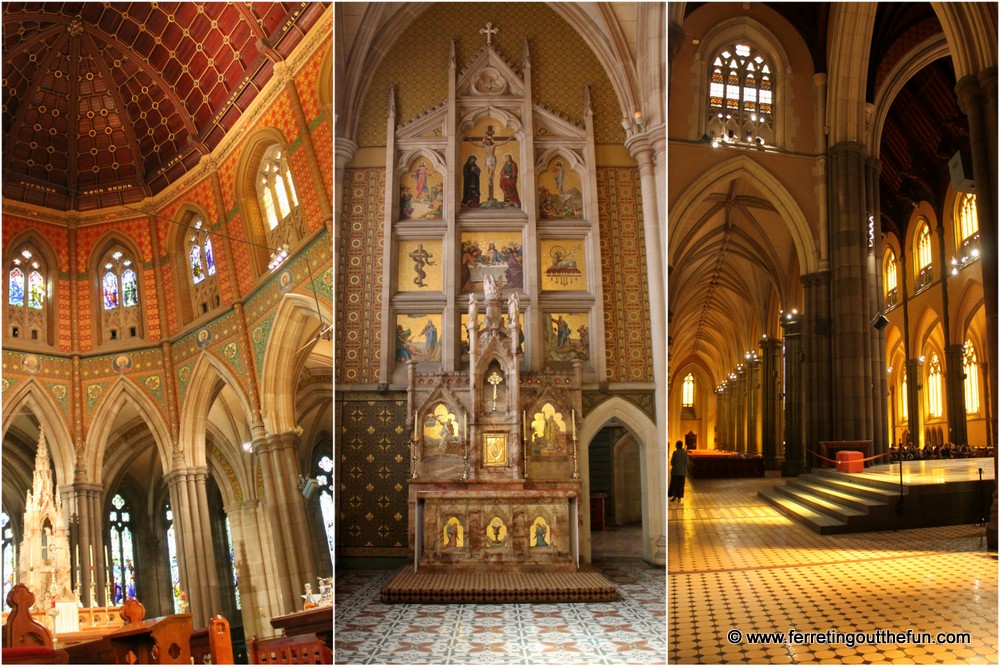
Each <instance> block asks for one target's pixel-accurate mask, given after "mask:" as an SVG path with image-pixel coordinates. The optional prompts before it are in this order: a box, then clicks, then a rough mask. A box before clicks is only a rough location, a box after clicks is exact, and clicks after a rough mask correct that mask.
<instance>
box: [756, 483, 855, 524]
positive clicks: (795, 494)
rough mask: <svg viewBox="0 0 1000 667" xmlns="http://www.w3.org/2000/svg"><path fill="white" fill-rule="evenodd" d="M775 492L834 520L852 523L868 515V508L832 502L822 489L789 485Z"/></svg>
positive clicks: (777, 488)
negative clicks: (857, 517)
mask: <svg viewBox="0 0 1000 667" xmlns="http://www.w3.org/2000/svg"><path fill="white" fill-rule="evenodd" d="M774 492H775V493H778V494H781V495H784V496H786V497H788V498H791V499H792V500H794V501H795V502H797V503H799V504H800V505H805V506H807V507H811V508H812V509H814V510H816V511H817V512H822V513H823V514H827V515H830V516H833V517H834V518H837V519H842V520H843V521H844V522H845V523H846V522H848V521H850V517H854V516H862V515H865V514H868V509H869V508H868V507H864V508H861V509H859V508H857V507H854V506H851V505H847V504H844V503H840V502H836V501H834V500H830V499H829V498H827V497H826V496H825V495H824V494H823V493H822V491H821V489H818V488H810V487H809V486H805V487H804V488H803V487H800V486H792V485H791V484H788V485H786V486H779V487H776V488H775V489H774Z"/></svg>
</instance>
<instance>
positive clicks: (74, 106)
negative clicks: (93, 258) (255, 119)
mask: <svg viewBox="0 0 1000 667" xmlns="http://www.w3.org/2000/svg"><path fill="white" fill-rule="evenodd" d="M323 10H324V3H301V2H254V3H228V2H227V3H216V2H168V3H163V2H159V3H158V2H147V3H140V2H103V3H101V2H77V3H41V2H38V3H4V6H3V72H2V74H3V81H2V85H3V107H2V115H3V186H4V187H3V195H4V197H5V198H9V199H13V200H17V201H21V202H26V203H31V204H37V205H40V206H45V207H48V208H53V209H57V210H78V211H84V210H91V209H96V208H103V207H107V206H115V205H120V204H128V203H135V202H138V201H141V200H142V199H144V198H145V197H147V196H150V195H155V194H157V193H158V192H160V191H162V190H163V189H164V188H166V187H167V186H168V185H169V184H170V183H172V182H174V181H176V180H177V179H178V178H180V177H181V176H183V175H184V174H185V173H186V172H187V171H189V170H190V169H192V168H193V167H195V166H196V165H197V164H198V162H199V160H200V159H201V157H202V156H203V155H206V154H208V153H209V152H211V151H212V150H213V149H214V148H215V147H216V146H218V144H219V142H220V141H221V140H222V138H223V137H224V136H225V135H226V133H227V132H229V131H230V130H231V129H232V128H233V126H234V124H235V123H236V122H237V121H238V120H239V118H240V117H241V115H242V114H243V113H244V112H245V111H246V110H247V108H248V107H249V106H250V104H251V103H252V102H253V100H254V99H255V98H256V97H257V95H258V94H259V93H260V91H261V90H262V89H263V87H264V86H265V85H266V84H267V82H268V81H269V80H270V78H271V76H272V73H273V65H274V63H275V62H280V61H281V60H284V59H285V58H287V57H288V55H289V54H290V53H291V52H292V50H293V49H294V48H295V46H296V45H297V44H298V43H299V42H300V41H301V40H302V38H303V37H304V35H305V34H306V33H307V32H308V31H309V29H310V28H311V27H312V26H313V25H314V24H315V23H316V21H317V20H318V18H319V17H320V15H321V14H322V12H323Z"/></svg>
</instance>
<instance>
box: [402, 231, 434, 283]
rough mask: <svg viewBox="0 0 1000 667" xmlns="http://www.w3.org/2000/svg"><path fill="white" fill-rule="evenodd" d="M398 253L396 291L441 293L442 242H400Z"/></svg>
mask: <svg viewBox="0 0 1000 667" xmlns="http://www.w3.org/2000/svg"><path fill="white" fill-rule="evenodd" d="M396 251H397V252H396V257H397V258H398V260H397V262H396V291H398V292H440V291H441V287H442V278H441V266H442V261H441V241H432V240H421V241H399V242H397V244H396Z"/></svg>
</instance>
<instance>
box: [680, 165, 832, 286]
mask: <svg viewBox="0 0 1000 667" xmlns="http://www.w3.org/2000/svg"><path fill="white" fill-rule="evenodd" d="M739 178H746V179H748V180H750V181H751V182H753V183H754V184H755V185H757V186H758V187H760V189H761V190H763V192H764V194H765V195H766V196H768V197H769V198H770V200H771V203H772V204H774V207H775V210H777V212H778V215H780V216H781V218H782V219H783V220H784V221H785V224H787V225H788V232H789V234H791V236H792V241H793V242H794V243H795V251H796V256H797V257H798V262H799V267H801V273H802V274H808V273H814V272H815V271H816V270H817V268H818V263H819V260H820V259H821V258H820V256H819V253H818V252H817V250H816V241H815V239H814V238H813V233H812V230H811V229H810V228H809V223H808V221H807V220H806V216H805V214H804V213H803V212H802V209H801V208H799V205H798V203H797V202H796V201H795V198H794V197H793V196H792V194H791V193H790V192H789V191H788V190H787V189H786V188H785V186H784V185H783V184H782V183H781V182H780V181H779V180H778V179H777V178H775V177H774V175H772V174H771V173H770V172H769V171H768V170H767V169H765V168H764V167H762V166H761V165H759V164H757V162H755V161H754V160H752V159H750V158H749V157H748V156H746V155H739V156H737V157H734V158H733V159H731V160H727V161H726V162H723V163H722V164H720V165H718V166H716V167H713V168H712V169H711V170H710V171H706V172H705V173H704V174H702V175H701V176H700V177H698V178H697V179H696V180H695V181H694V182H693V183H692V184H691V185H689V186H688V187H687V189H686V190H684V192H683V193H681V194H680V196H679V197H677V199H676V201H674V202H672V203H671V204H669V206H668V208H669V209H670V215H669V218H668V221H667V229H668V232H667V238H668V239H669V240H670V245H669V248H668V250H667V260H668V263H669V264H671V265H672V264H673V263H674V257H675V255H676V253H677V251H678V248H677V239H679V238H680V237H681V234H679V233H677V231H678V230H679V229H680V225H681V221H682V220H684V219H685V218H686V217H688V216H689V215H690V211H691V210H693V209H694V207H695V206H697V205H698V204H699V203H700V202H701V201H703V200H704V199H705V197H706V196H707V195H708V193H709V192H711V190H712V189H713V188H717V187H719V186H724V185H726V184H728V183H730V182H732V181H734V180H736V179H739ZM821 233H822V230H821Z"/></svg>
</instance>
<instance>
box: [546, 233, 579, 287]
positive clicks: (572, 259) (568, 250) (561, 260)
mask: <svg viewBox="0 0 1000 667" xmlns="http://www.w3.org/2000/svg"><path fill="white" fill-rule="evenodd" d="M540 256H541V262H542V267H543V269H542V289H543V290H547V291H564V290H586V289H587V274H586V262H587V249H586V248H585V247H584V240H583V239H545V240H543V241H542V242H541V255H540Z"/></svg>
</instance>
